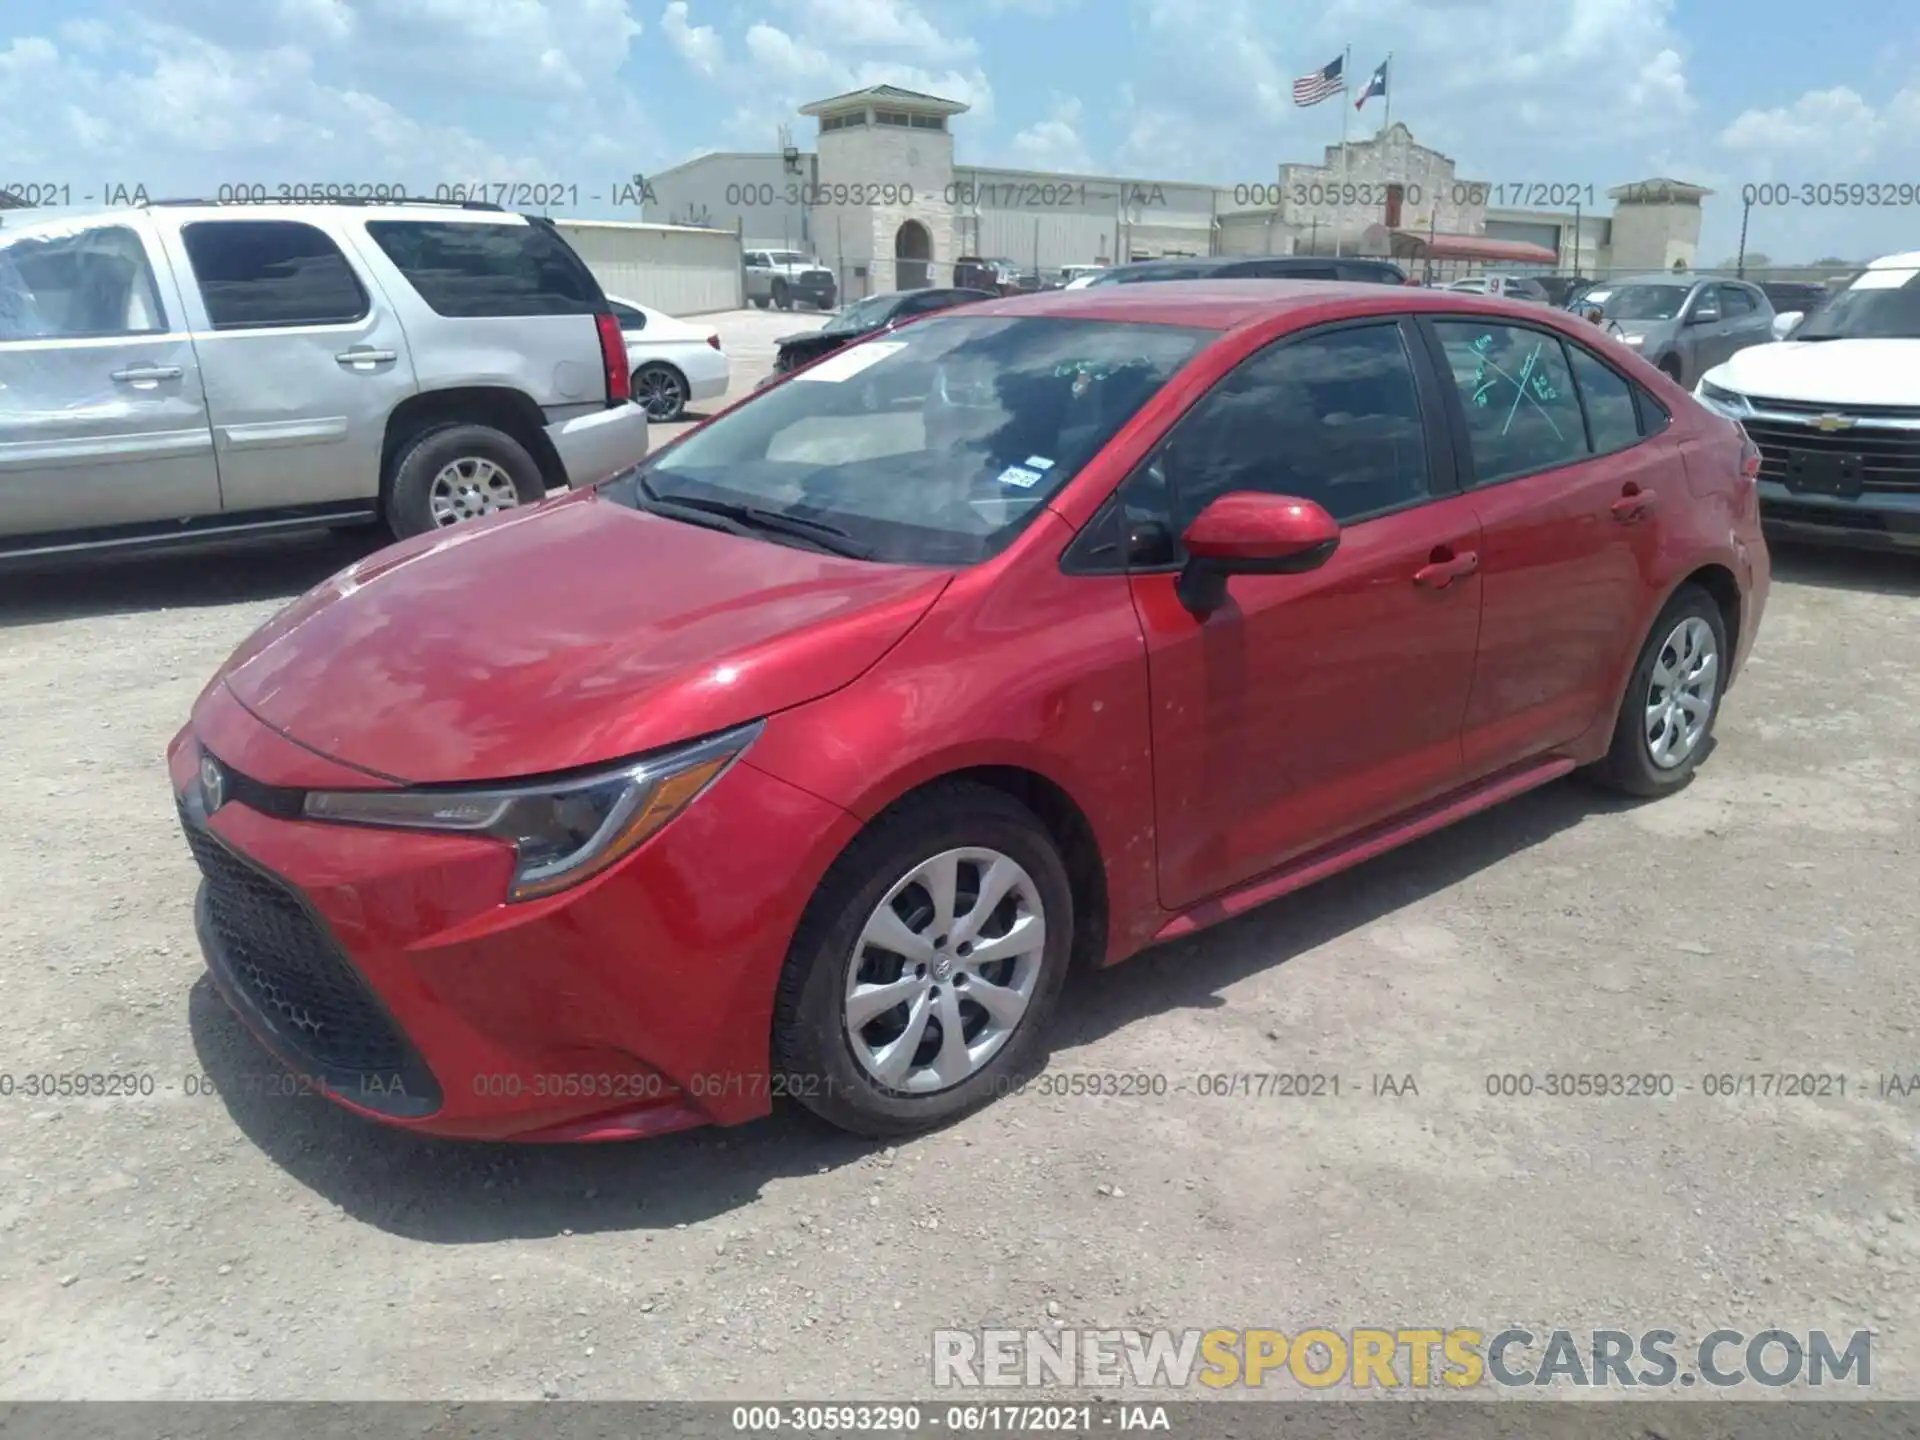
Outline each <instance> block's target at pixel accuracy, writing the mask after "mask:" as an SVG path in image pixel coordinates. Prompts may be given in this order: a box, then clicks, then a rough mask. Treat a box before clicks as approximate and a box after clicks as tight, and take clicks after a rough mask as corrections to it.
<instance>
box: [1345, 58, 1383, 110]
mask: <svg viewBox="0 0 1920 1440" xmlns="http://www.w3.org/2000/svg"><path fill="white" fill-rule="evenodd" d="M1388 63H1389V62H1388V61H1385V60H1382V61H1381V62H1380V68H1379V69H1378V70H1376V71H1374V72H1373V78H1372V79H1371V80H1369V81H1367V86H1366V88H1365V89H1364V90H1362V91H1361V92H1360V98H1359V99H1358V100H1356V101H1354V102H1353V108H1354V109H1356V110H1358V109H1360V108H1361V107H1362V106H1363V105H1365V104H1366V103H1367V101H1369V100H1371V99H1372V98H1373V97H1374V96H1376V95H1381V96H1384V95H1385V94H1386V93H1387V65H1388Z"/></svg>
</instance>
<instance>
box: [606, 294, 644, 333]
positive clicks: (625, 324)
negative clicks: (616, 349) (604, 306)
mask: <svg viewBox="0 0 1920 1440" xmlns="http://www.w3.org/2000/svg"><path fill="white" fill-rule="evenodd" d="M608 303H609V304H610V305H611V307H612V310H613V318H614V319H616V320H618V321H619V322H620V328H621V329H622V330H644V329H646V328H647V317H646V312H644V311H641V310H636V309H634V308H633V306H631V305H622V304H621V303H620V302H619V301H618V300H614V301H610V302H608Z"/></svg>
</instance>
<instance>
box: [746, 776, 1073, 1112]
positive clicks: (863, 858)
mask: <svg viewBox="0 0 1920 1440" xmlns="http://www.w3.org/2000/svg"><path fill="white" fill-rule="evenodd" d="M953 851H960V852H963V853H964V852H975V853H973V854H971V855H967V856H966V858H963V859H960V860H959V861H958V862H957V863H956V865H955V867H954V873H955V874H956V877H957V879H958V882H959V883H958V884H957V885H956V886H955V897H956V900H963V899H965V898H967V897H968V896H969V895H972V896H975V897H977V894H978V886H979V883H980V881H981V879H982V878H983V877H984V875H985V874H986V872H987V870H988V869H989V868H990V867H991V866H993V865H995V864H998V863H999V862H1000V861H1010V862H1012V865H1013V866H1014V867H1016V868H1017V871H1018V872H1019V875H1018V876H1016V877H1015V884H1014V888H1013V889H1011V890H1008V891H1007V892H1005V893H1006V897H1007V898H1006V899H1005V900H1004V901H1003V902H1002V903H1001V904H1000V906H998V907H997V908H996V910H995V911H994V912H993V914H991V915H989V916H986V917H981V918H982V919H983V921H984V923H985V928H986V929H987V930H988V931H989V932H991V933H992V934H993V935H994V936H996V937H997V938H1005V939H1011V938H1012V933H1011V931H1010V930H1006V929H1005V928H1004V927H1006V926H1007V924H1008V921H1009V920H1010V919H1012V914H1011V912H1012V910H1014V909H1016V908H1017V909H1019V910H1020V911H1022V912H1023V913H1022V915H1021V917H1020V919H1021V923H1023V924H1025V925H1029V926H1030V925H1031V923H1032V920H1033V917H1034V915H1035V913H1036V907H1037V913H1038V915H1039V917H1040V920H1041V922H1042V925H1043V927H1044V928H1043V937H1044V939H1043V943H1040V944H1039V945H1038V946H1037V948H1036V949H1035V950H1033V951H1031V952H1027V954H1026V955H1022V956H1017V957H1014V958H1007V959H996V960H994V961H991V962H988V964H987V966H985V967H984V970H983V972H981V973H974V972H972V971H970V970H969V969H968V968H967V966H966V965H965V963H964V957H965V956H966V953H967V949H968V948H969V947H968V946H967V945H966V944H965V943H962V944H960V945H957V946H955V947H953V948H951V949H948V948H945V946H944V942H943V943H942V948H940V949H933V948H931V947H929V948H928V949H925V950H921V951H918V952H917V953H918V955H920V956H921V957H923V963H922V965H921V968H923V969H926V970H927V972H928V973H927V975H926V976H925V978H924V979H920V980H917V979H916V977H915V976H914V975H913V974H912V971H913V969H914V964H913V961H912V960H911V959H910V958H909V956H908V952H907V950H906V949H904V948H903V949H901V950H899V951H895V952H891V953H889V952H887V951H885V950H884V949H881V948H880V947H877V946H872V945H868V946H862V945H861V944H860V942H861V939H862V936H863V935H864V934H865V933H866V930H867V927H868V924H869V921H870V920H873V919H875V918H876V917H878V915H879V911H880V907H881V905H882V903H883V902H884V901H887V900H888V897H889V895H890V893H892V892H895V891H901V892H902V893H900V894H899V895H898V896H897V897H896V899H895V900H894V902H893V903H892V904H890V905H889V908H890V909H891V910H892V912H893V918H894V922H895V923H896V924H897V925H898V926H899V928H898V929H897V930H894V932H893V933H894V934H896V935H900V936H902V937H903V938H913V937H914V936H915V935H919V936H920V937H922V938H924V936H925V935H926V934H928V933H931V932H932V931H933V930H934V929H935V928H936V927H937V926H938V923H939V922H938V907H937V903H934V902H932V891H931V890H930V889H929V888H928V887H926V886H925V885H923V884H920V883H919V882H918V881H917V880H915V881H913V883H907V882H908V881H909V880H910V879H911V878H912V877H914V876H915V875H916V874H917V873H918V872H920V871H921V870H922V869H923V868H924V867H926V866H927V865H928V864H929V863H930V862H932V863H934V864H937V863H938V861H939V860H940V859H941V858H942V857H944V856H946V854H947V853H948V852H953ZM1002 873H1003V874H1011V873H1012V872H1011V871H1003V872H1002ZM950 908H952V909H953V910H954V911H955V912H956V913H955V915H954V917H953V922H952V929H951V931H950V933H951V934H960V933H965V932H966V930H967V929H968V928H969V926H968V922H970V921H973V920H974V919H975V918H976V917H975V914H974V910H975V909H976V908H977V899H976V902H975V905H972V906H969V908H968V910H966V911H965V912H960V911H959V907H958V905H957V904H953V905H952V906H951V907H950ZM903 911H904V913H903ZM916 922H919V923H916ZM1022 933H1028V934H1030V933H1031V932H1030V931H1023V932H1022ZM1036 938H1038V937H1036ZM856 948H858V949H860V950H861V952H862V953H861V954H860V955H856V954H855V951H856ZM983 948H984V947H983ZM1014 948H1018V947H1017V945H1016V946H1015V947H1014ZM1072 951H1073V888H1072V885H1071V884H1070V882H1069V881H1068V879H1067V871H1066V866H1065V865H1064V864H1062V862H1061V859H1060V854H1059V851H1058V850H1057V849H1056V848H1055V846H1054V843H1053V841H1052V839H1051V838H1050V837H1049V836H1048V834H1047V831H1046V828H1045V827H1044V826H1042V825H1041V823H1040V822H1039V820H1037V819H1036V818H1035V817H1034V815H1033V812H1032V811H1030V810H1028V809H1027V807H1026V806H1024V805H1022V804H1020V803H1019V802H1018V801H1017V800H1014V799H1013V798H1012V797H1010V796H1008V795H1006V794H1004V793H1002V792H1001V791H998V790H994V789H991V788H989V787H987V786H984V785H976V784H973V783H971V782H968V781H952V782H946V783H943V784H940V785H936V786H933V787H930V788H929V789H927V790H924V791H922V792H920V793H919V794H918V795H915V796H912V797H910V798H909V799H908V800H906V801H904V802H902V803H901V804H900V805H899V806H897V807H896V808H894V809H893V810H891V811H889V812H887V813H886V814H884V815H882V816H881V817H880V818H879V819H877V820H875V821H874V822H873V824H871V825H869V826H868V827H867V828H866V830H864V831H863V832H861V834H860V835H859V836H858V837H857V838H856V839H855V840H854V841H853V843H852V844H851V845H849V846H848V847H847V849H846V851H845V852H844V853H843V854H842V855H841V856H840V858H839V859H838V860H836V861H835V862H834V864H833V867H832V868H831V869H830V870H829V871H828V872H827V875H826V877H825V878H824V879H823V880H822V881H821V882H820V888H819V890H818V891H816V892H815V894H814V898H813V901H812V903H811V904H810V905H809V906H808V907H807V914H806V918H805V919H804V920H802V922H801V925H800V928H799V931H798V932H797V933H796V934H795V936H794V941H793V946H792V948H791V950H790V951H789V952H788V954H787V961H786V965H785V968H784V969H783V970H782V971H781V976H780V984H779V990H778V993H777V994H776V996H775V1002H774V1033H773V1062H774V1074H775V1076H776V1077H778V1078H779V1079H780V1080H781V1081H782V1082H783V1086H782V1088H783V1089H784V1091H785V1093H788V1094H791V1095H794V1096H795V1097H796V1098H798V1099H799V1100H800V1101H801V1102H802V1103H803V1104H805V1105H806V1106H807V1108H808V1109H810V1110H812V1111H813V1112H814V1113H815V1114H817V1115H819V1116H820V1117H821V1118H823V1119H825V1120H826V1121H828V1122H829V1123H830V1124H833V1125H837V1126H839V1127H840V1128H841V1129H843V1130H849V1131H852V1132H853V1133H854V1134H857V1135H865V1136H870V1137H875V1138H879V1137H883V1136H893V1135H909V1134H912V1133H914V1132H916V1131H920V1130H926V1129H930V1128H932V1127H934V1126H938V1125H942V1124H945V1123H946V1122H948V1121H950V1120H953V1119H955V1118H956V1117H958V1116H960V1115H964V1114H966V1113H967V1112H968V1111H970V1110H973V1109H976V1108H977V1107H979V1106H980V1105H982V1104H984V1103H986V1102H987V1101H988V1100H990V1099H992V1098H993V1097H994V1096H995V1095H996V1094H997V1093H999V1092H1000V1090H1001V1089H1002V1088H1003V1087H1004V1085H1005V1084H1006V1083H1007V1082H1008V1081H1009V1079H1010V1078H1011V1077H1014V1076H1018V1075H1019V1074H1020V1073H1021V1072H1022V1067H1023V1066H1024V1065H1026V1064H1028V1063H1029V1062H1030V1061H1031V1059H1032V1057H1033V1055H1034V1053H1035V1050H1036V1048H1037V1047H1038V1046H1039V1045H1040V1043H1041V1039H1042V1035H1043V1033H1044V1030H1045V1027H1046V1021H1047V1017H1048V1016H1049V1014H1050V1013H1051V1012H1052V1010H1053V1007H1054V1003H1055V1001H1056V1000H1058V998H1059V994H1060V987H1061V985H1062V984H1063V983H1064V982H1065V980H1066V975H1067V967H1068V961H1069V958H1070V956H1071V955H1072ZM1029 957H1030V965H1029ZM948 966H950V967H952V968H951V969H950V970H949V969H947V968H945V967H948ZM986 972H994V975H995V976H996V977H997V979H998V980H999V982H1001V983H998V984H996V983H993V980H992V979H990V978H989V976H988V975H987V974H986ZM856 977H859V978H860V980H861V983H863V984H873V985H879V986H884V985H887V984H889V983H891V984H895V985H901V986H906V987H907V988H908V990H909V991H911V992H912V993H913V994H914V996H915V998H914V999H913V1000H911V1001H903V1002H902V1003H901V1004H899V1005H896V1006H894V1007H893V1008H892V1009H890V1010H887V1011H885V1012H876V1013H875V1014H873V1015H870V1016H868V1017H867V1018H866V1019H865V1020H864V1021H862V1022H861V1024H860V1025H859V1027H858V1028H857V1029H856V1027H855V1026H854V1025H853V1024H852V1023H851V1020H850V1017H849V1015H848V1013H847V1004H848V998H849V991H850V989H851V986H852V984H853V982H854V980H855V979H856ZM950 977H951V978H950ZM941 982H945V983H941ZM916 985H918V986H919V987H921V988H919V989H918V990H915V989H914V987H915V986H916ZM989 985H991V986H992V988H991V989H988V988H987V987H988V986H989ZM963 987H965V988H963ZM1022 992H1023V993H1024V994H1025V996H1026V1003H1025V1008H1024V1010H1021V1011H1019V1012H1018V1013H1017V1015H1015V1016H1014V1017H1013V1018H1012V1020H1011V1023H1009V1024H1007V1025H1006V1026H1005V1029H1004V1033H1003V1035H1002V1038H1001V1039H1000V1040H999V1042H998V1044H997V1046H996V1047H995V1048H993V1049H992V1050H991V1051H990V1052H989V1053H988V1054H986V1055H985V1056H983V1057H982V1058H981V1059H980V1061H979V1062H978V1063H977V1065H976V1066H970V1067H968V1068H965V1069H964V1070H962V1069H960V1068H956V1069H955V1070H954V1077H955V1078H952V1079H947V1078H943V1077H941V1076H940V1075H939V1074H937V1073H936V1066H935V1063H933V1062H934V1061H935V1060H937V1059H939V1058H941V1057H943V1056H944V1055H945V1054H946V1053H947V1052H945V1051H944V1047H943V1046H942V1045H941V1044H940V1043H938V1042H939V1041H943V1040H944V1039H945V1032H944V1030H942V1029H941V1028H940V1022H942V1021H943V1020H944V1019H945V1017H946V1016H948V1015H950V1014H959V1015H961V1016H962V1021H961V1033H962V1034H963V1036H964V1035H968V1034H971V1038H970V1039H969V1040H968V1041H967V1043H968V1044H969V1045H973V1046H978V1045H980V1044H981V1043H982V1042H983V1039H984V1038H985V1037H987V1034H988V1027H991V1026H992V1025H994V1023H995V1021H994V1018H993V1017H992V1016H991V1015H989V1013H988V1011H987V1009H986V1008H984V1007H982V1005H981V1004H980V1002H979V1000H978V999H969V996H970V995H971V996H984V995H987V994H993V995H994V996H995V997H996V998H995V1004H996V1008H1000V1009H1001V1010H1002V1011H1003V1013H1004V1012H1005V1011H1006V1010H1007V1009H1008V1008H1009V1001H1010V999H1011V998H1012V997H1014V996H1015V995H1017V994H1018V993H1022ZM922 997H923V998H922ZM915 1005H918V1006H919V1008H920V1013H921V1014H922V1015H923V1016H925V1017H927V1018H923V1019H922V1020H921V1021H920V1024H919V1027H918V1029H917V1031H916V1034H917V1036H918V1040H917V1051H916V1053H914V1054H905V1052H904V1051H900V1050H895V1051H893V1052H891V1053H893V1054H894V1055H896V1056H900V1055H904V1061H905V1072H904V1075H903V1078H901V1079H900V1080H899V1081H898V1082H897V1083H895V1084H888V1083H883V1082H882V1081H881V1080H880V1079H879V1078H877V1076H876V1074H875V1071H874V1069H873V1062H874V1060H875V1058H876V1057H879V1056H883V1055H885V1054H887V1053H888V1046H887V1044H886V1042H887V1040H888V1038H889V1036H898V1037H903V1036H904V1033H905V1027H904V1025H903V1024H902V1023H901V1022H902V1021H908V1020H910V1019H911V1016H912V1013H913V1009H914V1006H915ZM982 1022H984V1023H982ZM894 1043H895V1044H897V1043H898V1040H897V1039H896V1040H895V1042H894ZM856 1047H857V1048H858V1051H859V1052H860V1053H859V1054H856ZM920 1054H926V1055H928V1056H929V1057H930V1058H929V1059H926V1060H923V1059H921V1058H919V1057H920ZM862 1056H864V1057H865V1058H862ZM960 1058H962V1059H965V1058H966V1057H965V1052H964V1051H962V1052H960ZM961 1076H964V1078H959V1077H961Z"/></svg>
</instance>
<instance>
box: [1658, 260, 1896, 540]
mask: <svg viewBox="0 0 1920 1440" xmlns="http://www.w3.org/2000/svg"><path fill="white" fill-rule="evenodd" d="M1775 334H1776V335H1788V334H1790V336H1791V338H1789V339H1784V340H1778V341H1776V342H1775V343H1774V344H1771V345H1753V346H1749V347H1748V348H1747V349H1745V350H1742V351H1740V352H1738V353H1737V354H1736V355H1734V357H1733V358H1732V359H1731V360H1729V361H1727V362H1726V363H1725V364H1724V365H1717V366H1715V367H1714V368H1713V369H1711V370H1709V371H1707V373H1706V374H1705V375H1702V376H1701V377H1700V384H1699V385H1698V386H1697V387H1696V388H1695V390H1694V395H1695V397H1696V398H1698V399H1699V400H1700V401H1701V403H1703V404H1705V405H1707V406H1709V407H1711V408H1712V409H1715V410H1718V411H1719V412H1720V413H1721V414H1722V415H1726V416H1728V417H1730V418H1732V419H1735V420H1738V421H1739V422H1740V423H1741V424H1742V425H1743V426H1745V427H1746V430H1747V433H1748V434H1749V435H1750V436H1752V437H1753V441H1754V443H1755V444H1756V445H1758V446H1759V447H1760V456H1761V460H1760V515H1761V518H1762V519H1763V520H1764V521H1765V522H1766V525H1767V529H1768V530H1769V531H1771V532H1773V533H1775V534H1777V535H1779V536H1780V537H1781V538H1785V539H1800V540H1813V541H1826V542H1829V543H1837V544H1843V545H1858V546H1862V547H1866V548H1870V549H1876V550H1894V549H1898V550H1908V551H1920V250H1915V251H1910V252H1909V253H1907V254H1904V255H1889V256H1887V257H1885V258H1884V259H1881V260H1875V261H1874V262H1873V263H1872V264H1871V265H1869V266H1868V267H1867V268H1866V269H1865V270H1864V271H1863V272H1862V273H1861V274H1860V275H1859V276H1858V277H1857V278H1856V279H1855V280H1854V282H1853V283H1852V284H1851V285H1849V286H1848V287H1847V288H1846V289H1845V290H1843V291H1842V292H1841V293H1840V294H1838V295H1836V296H1835V297H1834V298H1833V300H1832V301H1831V302H1829V303H1828V304H1827V305H1826V306H1825V307H1824V308H1822V309H1820V310H1816V311H1814V313H1813V314H1812V315H1810V316H1808V317H1806V318H1805V319H1804V320H1802V319H1801V317H1800V316H1799V315H1797V314H1794V313H1792V312H1788V313H1787V314H1784V315H1781V316H1779V317H1778V318H1777V320H1776V321H1775Z"/></svg>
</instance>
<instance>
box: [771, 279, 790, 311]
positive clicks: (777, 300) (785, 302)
mask: <svg viewBox="0 0 1920 1440" xmlns="http://www.w3.org/2000/svg"><path fill="white" fill-rule="evenodd" d="M773 303H774V304H776V305H778V306H779V307H780V308H781V309H782V310H791V309H792V308H793V296H792V295H790V294H789V293H788V292H787V282H786V281H784V280H776V281H774V282H773Z"/></svg>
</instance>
